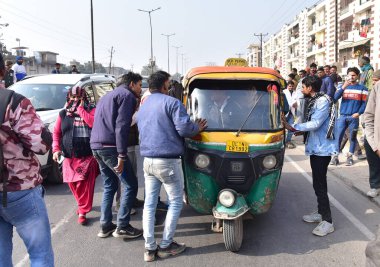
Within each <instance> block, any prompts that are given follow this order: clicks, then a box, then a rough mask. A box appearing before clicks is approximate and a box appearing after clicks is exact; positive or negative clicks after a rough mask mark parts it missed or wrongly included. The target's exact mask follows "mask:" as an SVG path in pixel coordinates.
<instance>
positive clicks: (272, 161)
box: [263, 155, 277, 170]
mask: <svg viewBox="0 0 380 267" xmlns="http://www.w3.org/2000/svg"><path fill="white" fill-rule="evenodd" d="M276 164H277V159H276V157H275V156H274V155H269V156H266V157H265V158H264V159H263V166H264V168H265V169H267V170H270V169H273V168H274V167H276Z"/></svg>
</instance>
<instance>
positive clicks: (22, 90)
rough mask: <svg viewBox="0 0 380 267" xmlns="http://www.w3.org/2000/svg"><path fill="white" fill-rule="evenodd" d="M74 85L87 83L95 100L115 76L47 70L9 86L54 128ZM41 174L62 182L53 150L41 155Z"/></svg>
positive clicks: (49, 180) (103, 93)
mask: <svg viewBox="0 0 380 267" xmlns="http://www.w3.org/2000/svg"><path fill="white" fill-rule="evenodd" d="M73 86H80V87H84V88H85V90H86V92H87V94H88V96H89V99H90V100H91V102H92V103H94V104H96V103H97V101H98V100H99V99H100V98H101V97H102V96H103V95H105V94H106V93H107V92H109V91H111V90H113V89H114V88H115V78H114V77H113V76H111V75H106V74H59V75H57V74H48V75H38V76H32V77H28V76H27V77H25V78H24V79H23V80H22V81H19V82H17V83H15V84H14V85H12V86H11V87H10V88H9V89H11V90H14V91H15V92H17V93H19V94H22V95H24V96H25V97H27V98H28V99H29V100H30V101H31V102H32V104H33V106H34V108H35V109H36V111H37V114H38V115H39V116H40V117H41V119H42V121H43V122H44V123H45V125H46V126H47V127H48V128H49V130H50V131H51V132H53V128H54V124H55V121H56V119H57V117H58V113H59V112H60V111H61V110H62V109H63V108H64V105H65V103H66V95H67V92H68V91H69V89H70V88H72V87H73ZM38 159H39V160H40V163H41V168H42V174H43V175H44V177H45V180H46V181H48V182H51V183H62V173H61V170H60V166H59V164H57V163H56V162H54V161H53V160H52V153H51V151H50V152H49V153H47V154H45V155H43V156H38Z"/></svg>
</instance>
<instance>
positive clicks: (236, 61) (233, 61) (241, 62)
mask: <svg viewBox="0 0 380 267" xmlns="http://www.w3.org/2000/svg"><path fill="white" fill-rule="evenodd" d="M224 66H240V67H248V62H247V60H245V59H244V58H227V60H226V62H225V63H224Z"/></svg>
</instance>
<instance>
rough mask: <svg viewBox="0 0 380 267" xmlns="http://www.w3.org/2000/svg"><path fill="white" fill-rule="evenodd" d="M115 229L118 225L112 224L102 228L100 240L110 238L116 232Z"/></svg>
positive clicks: (99, 234)
mask: <svg viewBox="0 0 380 267" xmlns="http://www.w3.org/2000/svg"><path fill="white" fill-rule="evenodd" d="M115 229H116V225H115V224H113V223H111V224H110V225H109V226H107V227H103V226H101V229H100V232H99V233H98V237H100V238H105V237H109V236H110V235H111V234H112V233H113V232H114V231H115Z"/></svg>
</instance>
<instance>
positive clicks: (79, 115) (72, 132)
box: [53, 87, 99, 225]
mask: <svg viewBox="0 0 380 267" xmlns="http://www.w3.org/2000/svg"><path fill="white" fill-rule="evenodd" d="M94 114H95V107H94V106H93V105H91V104H90V102H89V100H88V98H87V95H86V91H85V90H84V89H83V88H80V87H75V88H71V89H70V91H69V92H68V94H67V103H66V107H65V109H63V110H62V111H61V112H60V113H59V116H58V118H57V122H56V124H55V126H54V132H53V160H54V161H59V159H60V157H61V156H63V157H64V160H63V164H62V170H63V181H64V182H65V183H67V184H68V186H69V187H70V190H71V192H72V193H73V195H74V197H75V200H76V202H77V204H78V209H77V214H78V223H79V224H81V225H84V224H86V223H87V219H86V214H87V213H88V212H90V211H91V209H92V202H93V197H94V187H95V179H96V177H97V176H98V175H99V167H98V163H97V162H96V160H95V158H94V157H93V156H92V151H91V148H90V134H91V128H92V125H93V123H94Z"/></svg>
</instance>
